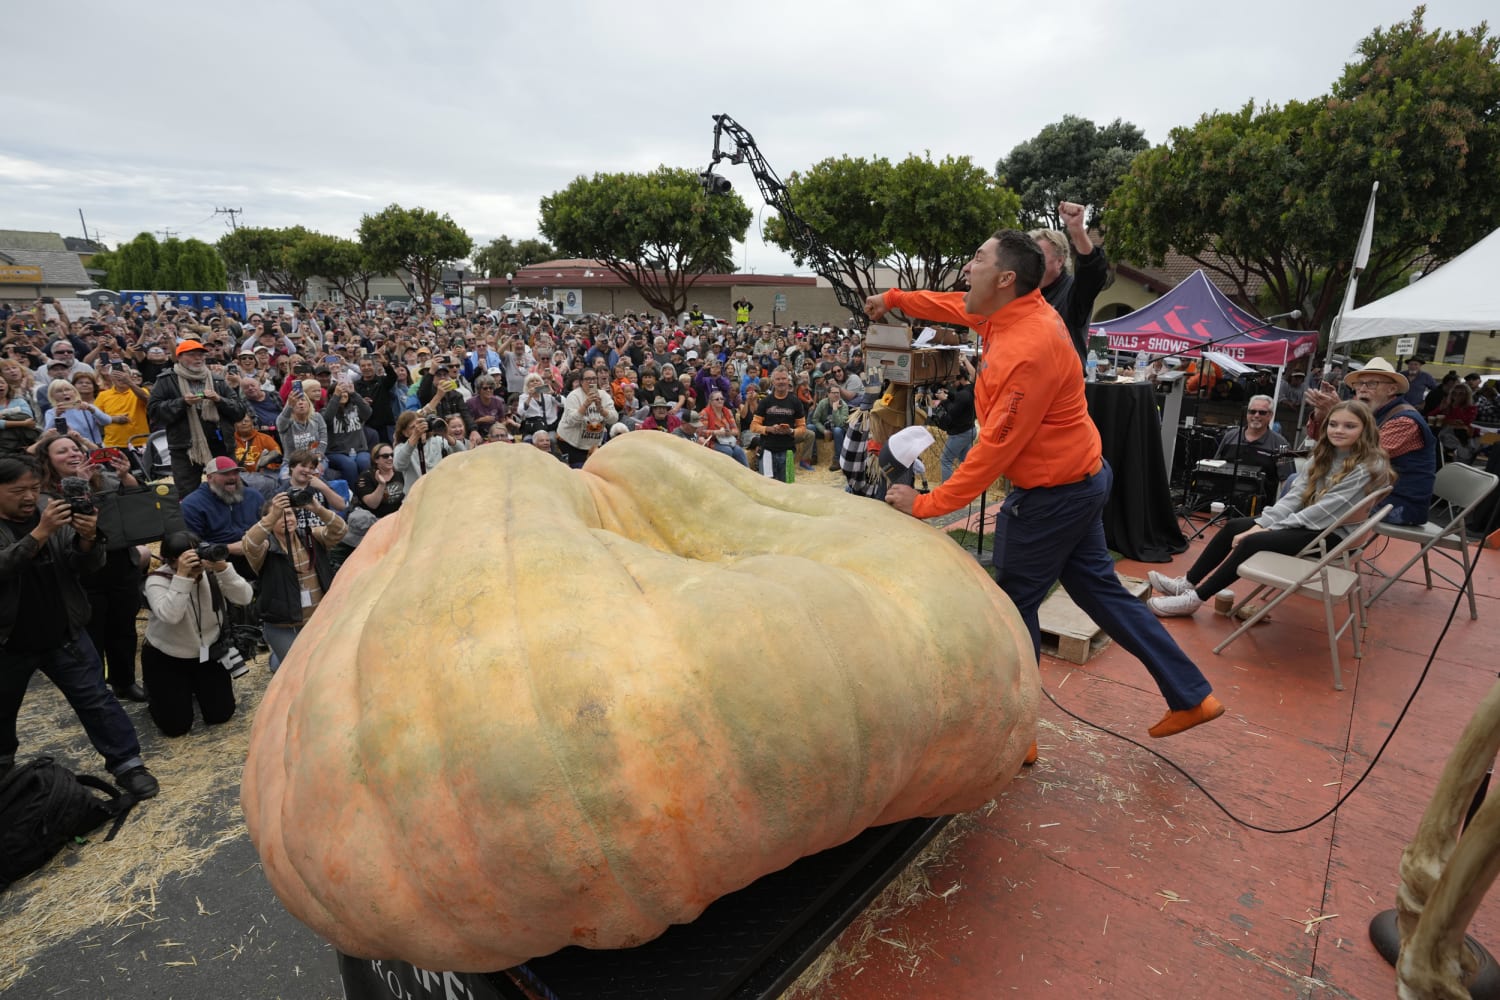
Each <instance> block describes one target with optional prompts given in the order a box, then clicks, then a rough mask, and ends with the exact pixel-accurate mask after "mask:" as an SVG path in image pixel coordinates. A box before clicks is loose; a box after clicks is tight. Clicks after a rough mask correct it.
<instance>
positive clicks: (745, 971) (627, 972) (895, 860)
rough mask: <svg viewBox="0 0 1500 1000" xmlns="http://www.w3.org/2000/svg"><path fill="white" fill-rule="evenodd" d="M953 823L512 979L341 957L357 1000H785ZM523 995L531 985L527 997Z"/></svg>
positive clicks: (843, 853)
mask: <svg viewBox="0 0 1500 1000" xmlns="http://www.w3.org/2000/svg"><path fill="white" fill-rule="evenodd" d="M950 819H952V817H951V816H943V817H939V818H937V819H913V820H907V821H906V822H904V823H892V824H890V825H889V826H877V827H872V828H871V829H868V830H866V831H865V832H864V833H861V834H860V835H859V836H857V837H855V838H854V839H853V840H851V841H849V842H848V843H846V844H841V845H839V846H838V847H834V848H830V849H829V850H826V851H823V852H822V853H821V854H813V855H810V856H808V857H805V858H802V859H801V860H799V861H796V862H794V863H792V864H791V865H788V866H787V867H786V868H783V869H782V870H781V871H779V872H772V873H771V874H770V875H766V876H765V877H763V878H761V879H759V880H757V881H755V882H752V883H751V884H750V885H748V886H746V887H745V888H743V889H741V890H740V891H739V892H735V893H731V894H729V895H728V896H725V897H724V898H723V899H720V900H718V901H717V902H715V903H714V904H713V905H711V906H709V908H708V909H706V910H704V911H703V915H702V916H700V917H699V918H698V919H697V920H695V921H693V922H692V923H691V924H679V925H676V926H674V927H671V928H669V929H668V930H667V932H666V933H665V934H663V935H662V936H661V937H659V938H657V939H656V940H654V941H651V942H648V943H646V944H643V945H641V946H640V947H638V948H627V949H619V950H611V951H606V950H591V949H587V948H564V949H563V950H561V951H558V952H555V953H553V954H551V955H547V956H546V957H544V958H538V959H533V960H532V961H530V962H527V963H526V964H525V965H519V966H517V967H515V968H514V969H507V970H505V971H504V972H494V973H488V974H480V973H455V972H431V971H427V970H423V969H418V968H415V967H414V966H412V965H410V964H408V963H406V962H389V961H366V960H363V959H356V958H350V957H349V956H347V955H342V954H341V955H339V973H340V975H341V976H342V977H343V983H344V993H345V996H346V997H347V998H348V1000H396V998H399V1000H449V998H460V1000H532V998H534V997H539V998H544V1000H554V998H555V1000H762V998H771V997H777V996H780V995H781V993H782V992H783V991H784V990H786V988H787V987H789V986H790V985H791V984H792V983H793V981H795V980H796V978H797V976H799V975H800V974H801V973H802V970H803V969H805V968H807V966H808V965H809V964H810V963H811V962H812V961H813V959H814V958H816V957H817V956H818V953H819V952H821V951H822V950H823V949H824V948H825V947H827V946H828V945H829V944H830V943H831V942H832V941H833V939H834V938H835V937H837V936H838V934H839V932H840V931H842V930H843V929H844V928H845V927H847V926H848V925H849V924H850V923H851V922H852V921H853V920H854V918H855V917H856V916H857V915H858V914H859V912H860V911H861V910H863V909H864V908H865V906H866V905H868V904H869V902H870V900H872V899H874V898H875V896H876V895H877V894H879V892H880V890H881V889H883V888H884V887H885V886H886V884H887V883H889V882H890V881H891V880H892V879H893V878H895V877H896V876H897V875H898V874H900V872H901V870H902V869H903V868H905V867H906V865H907V863H908V862H909V861H911V859H912V858H914V857H915V856H916V855H917V853H918V852H919V851H921V849H922V848H923V847H924V846H925V845H926V844H927V842H928V841H930V840H931V839H932V838H933V837H934V836H936V835H937V833H938V831H939V830H941V829H942V828H943V827H944V826H946V825H947V824H948V821H949V820H950ZM523 987H524V988H523Z"/></svg>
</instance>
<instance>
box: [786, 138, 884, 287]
mask: <svg viewBox="0 0 1500 1000" xmlns="http://www.w3.org/2000/svg"><path fill="white" fill-rule="evenodd" d="M891 170H892V168H891V161H890V160H887V159H886V158H885V157H878V158H876V159H873V160H867V159H865V158H864V157H861V156H840V157H836V158H835V157H829V158H828V159H826V160H822V161H821V162H819V163H815V164H813V166H812V167H811V168H810V169H809V170H808V171H807V172H806V173H800V172H797V171H793V172H792V173H791V175H790V176H788V177H787V181H786V196H787V200H788V201H790V203H791V205H792V209H793V211H795V212H796V214H797V216H798V218H800V219H801V220H802V221H803V222H805V223H806V224H807V228H808V229H809V230H811V232H804V231H803V230H802V229H801V228H799V227H797V226H792V225H788V223H787V220H786V219H784V218H782V217H781V216H780V215H775V216H772V217H771V218H770V219H767V220H766V222H765V226H764V229H765V232H764V237H765V239H766V241H767V242H768V243H771V244H772V245H773V246H777V247H780V248H781V249H782V250H785V251H786V252H787V253H789V254H791V255H792V260H793V261H795V262H796V264H797V266H798V267H813V268H815V269H817V268H818V265H819V255H818V252H817V248H818V246H819V245H821V246H822V248H823V250H824V251H826V253H827V255H828V263H831V264H832V269H833V272H834V273H833V274H832V275H828V274H824V277H825V278H832V277H837V278H838V280H840V281H842V282H843V283H844V284H845V285H848V286H849V287H850V288H853V289H855V290H856V291H857V292H858V293H859V294H860V295H862V296H867V297H868V296H870V295H874V294H875V292H876V288H875V267H876V266H877V265H878V264H879V263H880V262H881V261H882V260H883V259H884V258H885V257H886V256H887V255H888V253H889V252H890V242H889V240H888V239H887V237H886V235H885V226H884V221H885V208H886V204H885V197H886V191H887V188H888V186H889V182H890V177H891Z"/></svg>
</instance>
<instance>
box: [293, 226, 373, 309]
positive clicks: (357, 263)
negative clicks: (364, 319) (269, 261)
mask: <svg viewBox="0 0 1500 1000" xmlns="http://www.w3.org/2000/svg"><path fill="white" fill-rule="evenodd" d="M287 254H288V260H289V262H290V263H291V265H292V266H293V268H294V269H296V270H297V271H299V272H305V273H307V274H309V275H313V274H316V275H318V276H319V277H321V278H326V279H328V280H329V281H331V282H333V285H334V287H335V288H337V289H338V290H339V292H340V293H341V294H342V295H343V296H344V298H346V299H348V300H349V301H351V302H355V303H362V302H365V301H367V300H368V299H369V298H370V281H371V279H373V278H375V277H376V276H378V275H379V274H380V268H378V267H376V266H375V264H374V263H373V262H372V261H371V260H370V255H369V253H368V252H366V250H365V248H364V246H363V245H361V244H359V243H356V242H355V241H354V240H349V239H344V238H343V237H340V236H328V235H325V234H324V233H308V234H307V235H306V236H305V237H303V238H302V239H300V240H298V241H297V242H296V243H293V244H292V245H291V247H290V248H288V251H287Z"/></svg>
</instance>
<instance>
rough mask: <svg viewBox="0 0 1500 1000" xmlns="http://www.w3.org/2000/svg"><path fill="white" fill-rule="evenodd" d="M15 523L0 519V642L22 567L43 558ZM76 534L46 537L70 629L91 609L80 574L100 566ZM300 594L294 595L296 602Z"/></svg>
mask: <svg viewBox="0 0 1500 1000" xmlns="http://www.w3.org/2000/svg"><path fill="white" fill-rule="evenodd" d="M17 527H18V526H17V525H15V524H12V523H11V522H9V521H5V520H0V644H3V643H5V642H6V641H7V640H9V639H10V631H11V629H12V628H14V627H15V624H16V611H17V609H18V608H19V607H20V605H21V581H22V580H23V579H25V570H26V566H27V565H28V564H30V563H32V562H34V561H36V560H38V559H43V558H45V557H43V556H39V555H38V549H39V546H38V545H37V541H36V539H35V538H33V537H31V534H30V532H27V533H26V534H24V535H21V536H20V537H17V536H16V528H17ZM77 541H78V536H77V534H76V533H75V532H74V531H73V529H72V528H71V527H70V526H68V525H64V526H63V527H61V528H58V529H57V530H56V531H54V532H53V533H52V534H51V535H50V536H49V537H48V538H47V549H48V555H49V556H50V558H46V560H45V561H46V565H47V566H49V567H51V569H52V572H54V573H56V574H57V589H58V593H60V594H62V596H63V603H64V604H65V605H66V606H67V612H68V624H69V625H70V626H71V627H72V628H73V630H74V631H77V630H78V629H81V628H83V627H84V626H85V625H87V624H88V622H89V616H90V614H91V609H90V606H89V599H88V595H87V594H85V593H84V590H83V584H82V582H81V577H82V576H83V575H84V574H85V573H92V572H94V571H95V570H97V569H99V568H100V567H101V566H103V565H104V546H102V545H98V544H95V545H94V547H93V548H91V549H89V551H87V552H84V551H82V550H80V549H79V548H78V544H77ZM301 600H302V596H301V593H300V592H299V593H298V595H297V601H298V603H301Z"/></svg>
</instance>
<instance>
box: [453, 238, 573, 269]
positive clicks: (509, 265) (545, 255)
mask: <svg viewBox="0 0 1500 1000" xmlns="http://www.w3.org/2000/svg"><path fill="white" fill-rule="evenodd" d="M556 257H557V251H556V250H554V249H553V248H552V244H551V243H548V242H547V241H546V240H530V239H528V240H521V241H520V242H512V241H511V238H510V237H509V236H501V237H498V238H496V239H493V240H490V242H489V243H488V244H487V245H486V246H485V247H484V248H483V249H481V250H480V251H479V252H478V253H476V254H474V260H473V264H474V270H476V271H478V272H479V274H480V275H481V276H483V277H486V278H498V277H501V276H502V275H506V274H515V273H516V272H517V271H519V270H520V269H521V268H523V267H525V266H526V265H528V264H539V263H541V262H542V261H544V260H553V259H554V258H556Z"/></svg>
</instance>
